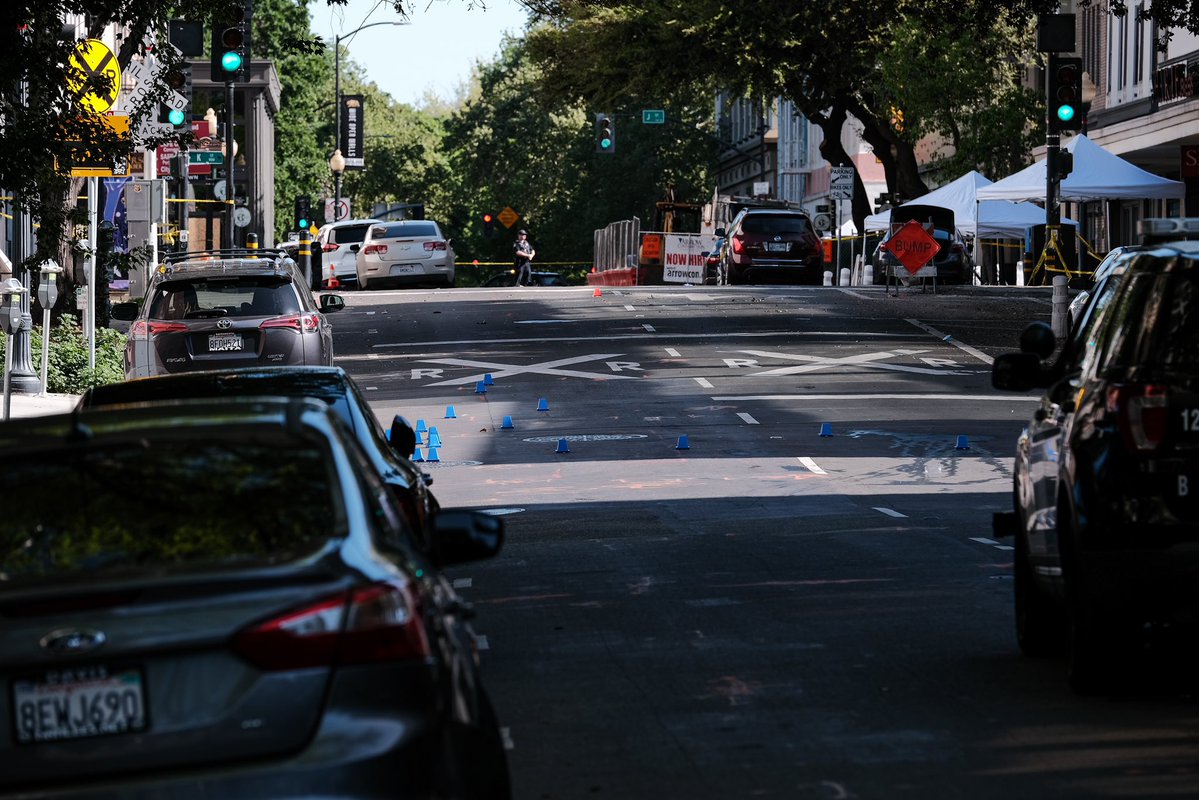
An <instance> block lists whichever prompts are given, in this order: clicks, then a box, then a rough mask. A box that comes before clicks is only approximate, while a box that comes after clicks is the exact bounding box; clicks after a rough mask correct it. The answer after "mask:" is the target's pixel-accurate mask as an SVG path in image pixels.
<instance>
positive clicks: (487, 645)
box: [475, 633, 491, 651]
mask: <svg viewBox="0 0 1199 800" xmlns="http://www.w3.org/2000/svg"><path fill="white" fill-rule="evenodd" d="M475 648H476V649H477V650H479V651H483V650H490V649H491V642H489V641H487V637H486V636H484V635H482V634H477V633H476V634H475Z"/></svg>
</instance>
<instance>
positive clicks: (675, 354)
mask: <svg viewBox="0 0 1199 800" xmlns="http://www.w3.org/2000/svg"><path fill="white" fill-rule="evenodd" d="M666 355H668V356H670V357H671V358H682V357H683V354H682V353H680V352H679V351H678V350H675V349H674V348H673V347H667V348H666Z"/></svg>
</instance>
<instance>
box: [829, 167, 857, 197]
mask: <svg viewBox="0 0 1199 800" xmlns="http://www.w3.org/2000/svg"><path fill="white" fill-rule="evenodd" d="M828 196H829V197H831V198H833V199H835V200H852V199H853V167H833V168H832V170H831V175H830V177H829V190H828Z"/></svg>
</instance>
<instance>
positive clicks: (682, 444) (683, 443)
mask: <svg viewBox="0 0 1199 800" xmlns="http://www.w3.org/2000/svg"><path fill="white" fill-rule="evenodd" d="M674 449H675V450H690V449H691V444H690V442H688V441H687V434H685V433H684V434H683V435H682V436H680V437H679V443H678V444H676V445H675V446H674Z"/></svg>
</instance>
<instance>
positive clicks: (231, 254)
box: [162, 247, 291, 264]
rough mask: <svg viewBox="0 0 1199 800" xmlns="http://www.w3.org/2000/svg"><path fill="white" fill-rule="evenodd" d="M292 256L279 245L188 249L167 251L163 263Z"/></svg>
mask: <svg viewBox="0 0 1199 800" xmlns="http://www.w3.org/2000/svg"><path fill="white" fill-rule="evenodd" d="M280 257H285V258H290V257H291V256H289V255H288V254H287V253H286V252H285V251H284V250H282V249H280V248H278V247H261V248H260V247H233V248H223V249H222V248H214V249H210V250H187V251H184V252H182V253H167V254H166V255H165V256H163V257H162V263H163V264H178V263H179V262H181V261H201V260H205V259H207V260H216V259H222V258H225V259H233V258H263V259H266V258H270V259H275V258H280Z"/></svg>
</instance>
